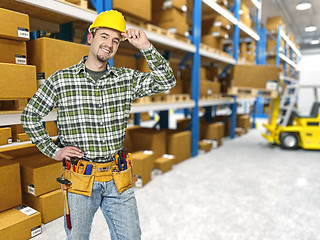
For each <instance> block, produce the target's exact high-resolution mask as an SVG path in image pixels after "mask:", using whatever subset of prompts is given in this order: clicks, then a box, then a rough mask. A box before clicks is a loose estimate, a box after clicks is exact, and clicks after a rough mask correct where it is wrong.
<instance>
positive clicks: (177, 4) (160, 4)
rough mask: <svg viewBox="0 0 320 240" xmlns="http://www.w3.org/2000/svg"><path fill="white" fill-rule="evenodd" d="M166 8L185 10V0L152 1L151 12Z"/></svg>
mask: <svg viewBox="0 0 320 240" xmlns="http://www.w3.org/2000/svg"><path fill="white" fill-rule="evenodd" d="M166 8H176V9H178V10H180V11H184V12H185V11H186V10H187V0H170V1H168V0H157V1H153V2H152V11H153V12H154V11H158V10H161V9H166Z"/></svg>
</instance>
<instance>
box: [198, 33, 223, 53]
mask: <svg viewBox="0 0 320 240" xmlns="http://www.w3.org/2000/svg"><path fill="white" fill-rule="evenodd" d="M201 42H202V43H204V44H206V45H208V46H210V47H212V48H215V49H218V50H220V51H222V50H223V39H222V38H219V37H214V36H212V34H211V33H210V34H207V35H202V36H201Z"/></svg>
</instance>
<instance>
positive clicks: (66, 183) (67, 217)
mask: <svg viewBox="0 0 320 240" xmlns="http://www.w3.org/2000/svg"><path fill="white" fill-rule="evenodd" d="M57 182H59V183H61V184H65V185H70V184H71V182H70V181H69V180H68V179H65V178H63V177H58V178H57ZM61 190H62V194H63V203H64V210H65V212H66V221H67V228H68V229H71V220H70V212H69V205H68V197H67V189H66V188H65V187H61Z"/></svg>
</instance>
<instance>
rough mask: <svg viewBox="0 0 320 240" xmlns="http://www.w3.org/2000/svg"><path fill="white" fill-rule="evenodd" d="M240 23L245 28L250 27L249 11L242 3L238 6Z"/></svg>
mask: <svg viewBox="0 0 320 240" xmlns="http://www.w3.org/2000/svg"><path fill="white" fill-rule="evenodd" d="M240 13H241V14H240V22H242V23H243V24H244V25H246V26H247V27H249V28H251V27H252V21H251V18H250V10H249V8H248V6H247V5H246V4H244V3H241V4H240Z"/></svg>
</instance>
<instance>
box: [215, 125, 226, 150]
mask: <svg viewBox="0 0 320 240" xmlns="http://www.w3.org/2000/svg"><path fill="white" fill-rule="evenodd" d="M216 125H217V126H218V134H219V135H218V136H219V138H218V140H217V143H218V144H217V145H218V146H221V145H222V139H223V137H224V135H225V133H224V131H225V124H224V123H223V122H216Z"/></svg>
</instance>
